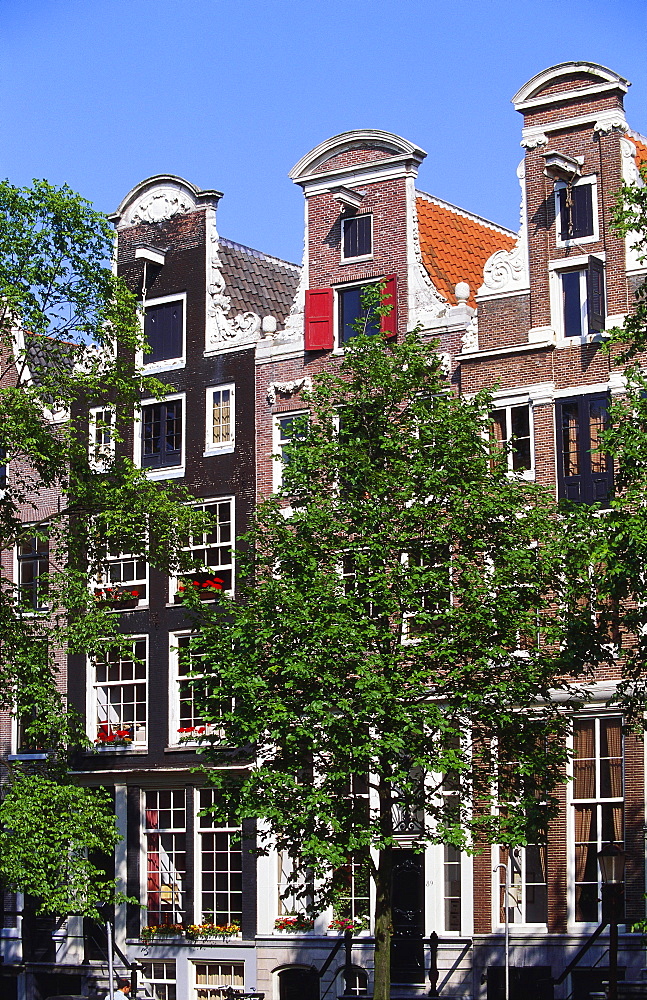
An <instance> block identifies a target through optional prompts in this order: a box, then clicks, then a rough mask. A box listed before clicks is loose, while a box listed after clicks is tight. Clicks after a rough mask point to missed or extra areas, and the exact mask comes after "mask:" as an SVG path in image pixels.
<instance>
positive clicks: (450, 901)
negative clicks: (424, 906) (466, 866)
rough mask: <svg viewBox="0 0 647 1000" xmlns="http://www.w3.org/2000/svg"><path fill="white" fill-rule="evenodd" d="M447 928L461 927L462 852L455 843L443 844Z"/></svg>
mask: <svg viewBox="0 0 647 1000" xmlns="http://www.w3.org/2000/svg"><path fill="white" fill-rule="evenodd" d="M443 888H444V901H445V914H444V917H445V930H446V931H460V929H461V852H460V851H459V849H458V848H457V847H454V845H453V844H444V845H443Z"/></svg>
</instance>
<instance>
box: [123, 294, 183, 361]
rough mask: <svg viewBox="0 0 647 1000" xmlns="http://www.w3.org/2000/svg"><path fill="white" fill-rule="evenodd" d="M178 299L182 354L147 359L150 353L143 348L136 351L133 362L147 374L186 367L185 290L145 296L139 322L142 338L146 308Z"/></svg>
mask: <svg viewBox="0 0 647 1000" xmlns="http://www.w3.org/2000/svg"><path fill="white" fill-rule="evenodd" d="M180 301H181V302H182V354H181V356H180V357H179V358H168V359H167V360H166V361H147V360H146V358H148V357H149V356H150V355H148V354H144V352H143V350H142V351H137V353H136V355H135V364H136V365H137V367H138V368H143V369H144V371H145V372H146V374H147V375H153V374H155V372H168V371H175V370H177V369H178V368H186V292H174V293H173V294H172V295H160V296H158V297H157V298H153V299H149V298H147V299H145V300H144V302H143V303H142V312H141V318H140V323H141V332H142V338H143V336H144V321H145V318H146V316H145V314H146V310H147V309H148V308H149V307H150V306H163V305H166V304H167V303H169V302H180Z"/></svg>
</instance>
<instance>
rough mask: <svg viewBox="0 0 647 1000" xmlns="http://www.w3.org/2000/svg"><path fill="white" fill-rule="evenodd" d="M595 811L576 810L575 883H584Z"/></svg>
mask: <svg viewBox="0 0 647 1000" xmlns="http://www.w3.org/2000/svg"><path fill="white" fill-rule="evenodd" d="M592 819H593V809H592V808H590V807H589V806H577V807H576V809H575V844H576V847H575V881H576V882H583V881H584V873H585V871H586V862H587V859H588V853H589V844H588V843H587V841H588V840H589V838H590V836H591V821H592Z"/></svg>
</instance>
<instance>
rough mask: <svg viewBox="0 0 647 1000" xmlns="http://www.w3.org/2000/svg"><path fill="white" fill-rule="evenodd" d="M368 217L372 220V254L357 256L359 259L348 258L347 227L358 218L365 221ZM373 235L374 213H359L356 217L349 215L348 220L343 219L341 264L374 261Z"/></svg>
mask: <svg viewBox="0 0 647 1000" xmlns="http://www.w3.org/2000/svg"><path fill="white" fill-rule="evenodd" d="M367 217H368V218H369V219H370V220H371V222H370V227H371V252H370V253H366V254H362V255H361V256H357V257H346V256H344V236H345V230H346V226H347V225H348V223H349V222H352V221H353V220H354V219H358V218H363V219H365V218H367ZM373 235H374V234H373V213H372V212H358V213H357V214H355V215H349V216H348V217H347V218H342V220H341V240H340V260H341V263H342V264H356V263H359V262H361V261H364V260H373Z"/></svg>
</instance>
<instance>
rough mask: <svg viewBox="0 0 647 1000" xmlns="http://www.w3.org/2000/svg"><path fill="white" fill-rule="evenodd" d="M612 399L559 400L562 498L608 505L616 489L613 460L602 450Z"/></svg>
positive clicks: (591, 397)
mask: <svg viewBox="0 0 647 1000" xmlns="http://www.w3.org/2000/svg"><path fill="white" fill-rule="evenodd" d="M607 412H608V399H607V397H606V395H604V396H596V395H591V396H579V397H577V398H575V399H564V400H557V402H556V404H555V413H556V420H557V427H556V437H557V462H558V465H557V472H558V492H559V497H560V499H566V500H574V501H576V502H579V503H589V504H593V503H600V504H602V506H607V505H608V501H609V499H610V497H611V492H612V489H613V461H612V459H611V457H610V456H609V455H607V454H606V453H605V452H604V451H601V450H600V448H601V444H602V434H603V432H604V430H605V428H606V424H607Z"/></svg>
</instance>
